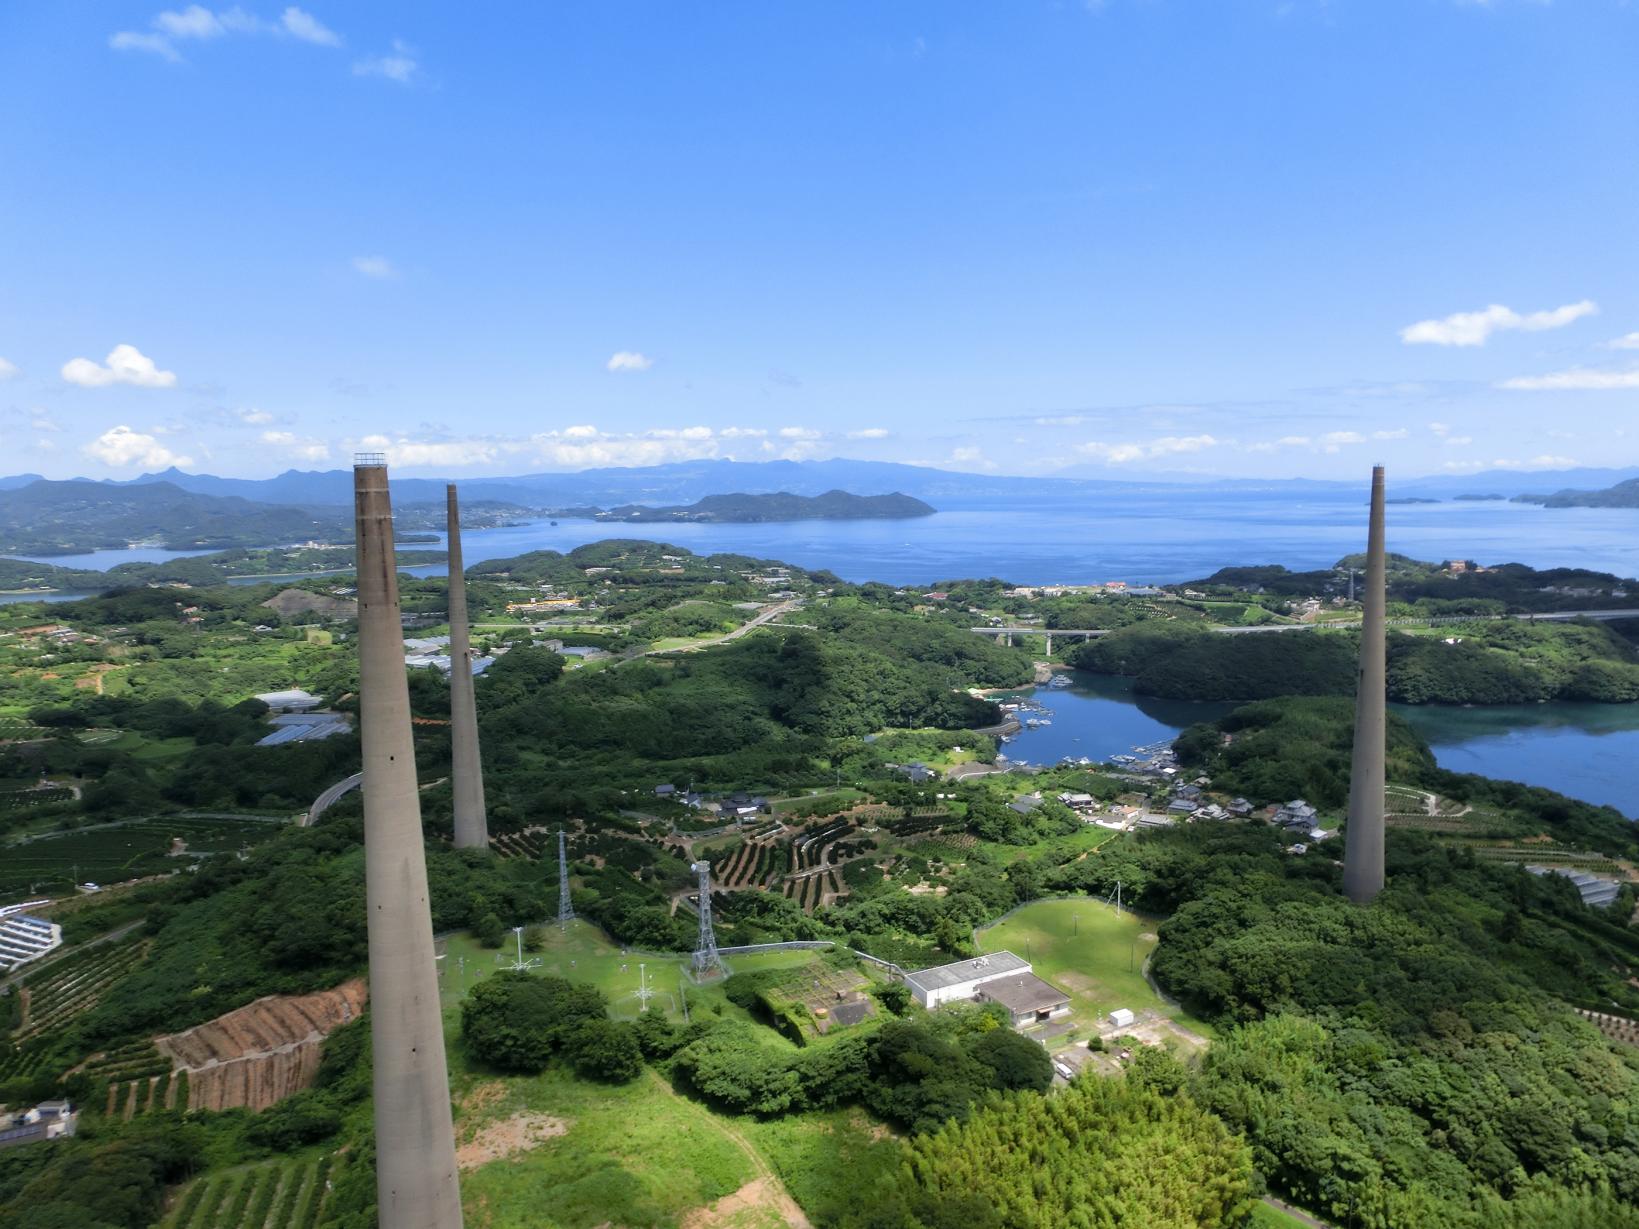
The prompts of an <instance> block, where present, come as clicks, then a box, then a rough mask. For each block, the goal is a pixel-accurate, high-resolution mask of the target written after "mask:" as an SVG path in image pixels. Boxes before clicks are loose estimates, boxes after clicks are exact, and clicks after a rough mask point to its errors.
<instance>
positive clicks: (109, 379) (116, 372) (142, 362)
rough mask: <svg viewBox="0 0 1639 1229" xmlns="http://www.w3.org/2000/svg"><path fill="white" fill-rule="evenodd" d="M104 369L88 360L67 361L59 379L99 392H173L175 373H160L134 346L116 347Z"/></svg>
mask: <svg viewBox="0 0 1639 1229" xmlns="http://www.w3.org/2000/svg"><path fill="white" fill-rule="evenodd" d="M105 364H106V365H104V366H99V365H98V364H96V363H93V362H92V361H91V360H90V359H88V358H71V359H69V360H68V362H66V363H64V364H63V379H65V380H67V381H68V382H69V383H70V384H78V385H79V386H80V387H81V388H103V387H106V386H107V385H109V384H134V385H136V386H137V387H138V388H173V387H175V385H176V372H174V371H160V370H159V369H158V368H156V367H155V366H154V360H153V359H151V358H149V357H148V356H147V355H146V354H144V353H142V351H140V350H138V349H137V348H136V347H135V346H128V345H124V344H121V345H118V346H115V347H114V348H113V349H112V350H110V351H109V352H108V358H107V359H106V360H105Z"/></svg>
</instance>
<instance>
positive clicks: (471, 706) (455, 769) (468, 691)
mask: <svg viewBox="0 0 1639 1229" xmlns="http://www.w3.org/2000/svg"><path fill="white" fill-rule="evenodd" d="M446 493H447V496H448V500H449V541H450V546H449V551H450V595H449V608H450V610H449V614H450V761H451V763H450V779H451V783H452V785H453V787H454V790H455V847H456V848H457V849H488V848H489V821H488V819H487V818H486V817H485V814H484V767H483V762H482V759H481V757H480V756H479V753H478V705H477V702H476V700H475V699H474V697H473V686H472V634H471V630H470V628H469V626H468V624H467V575H466V572H465V570H464V568H463V565H462V560H461V512H460V508H459V507H458V506H457V504H456V498H455V483H453V482H452V483H450V484H449V487H448V488H447V489H446Z"/></svg>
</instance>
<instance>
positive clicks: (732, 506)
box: [599, 491, 934, 523]
mask: <svg viewBox="0 0 1639 1229" xmlns="http://www.w3.org/2000/svg"><path fill="white" fill-rule="evenodd" d="M933 513H934V508H933V507H931V506H930V505H928V504H925V503H923V502H922V501H921V500H920V499H914V498H912V497H911V496H909V495H902V494H900V493H899V492H897V491H895V492H894V493H893V494H891V495H852V494H850V493H849V492H847V491H826V492H825V493H824V494H823V495H812V496H810V495H793V494H791V493H790V492H789V491H778V492H776V493H775V494H773V495H707V496H706V497H705V498H704V499H699V500H696V501H695V502H694V503H692V504H688V505H686V506H679V507H671V508H651V507H649V506H647V505H645V504H627V505H625V506H624V507H619V508H611V509H610V510H609V511H607V512H603V513H600V514H599V519H600V520H611V521H635V522H639V523H648V522H655V521H706V522H740V523H746V522H758V521H861V520H903V519H905V518H907V517H916V516H932V515H933Z"/></svg>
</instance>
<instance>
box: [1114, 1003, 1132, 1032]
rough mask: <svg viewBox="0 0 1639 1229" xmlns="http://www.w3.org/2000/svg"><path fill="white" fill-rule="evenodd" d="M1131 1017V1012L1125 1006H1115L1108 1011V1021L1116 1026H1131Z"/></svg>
mask: <svg viewBox="0 0 1639 1229" xmlns="http://www.w3.org/2000/svg"><path fill="white" fill-rule="evenodd" d="M1133 1019H1134V1016H1133V1013H1132V1012H1131V1011H1130V1010H1128V1009H1127V1008H1125V1007H1117V1008H1116V1009H1115V1010H1114V1011H1112V1012H1111V1013H1110V1023H1111V1024H1113V1025H1115V1026H1116V1027H1117V1028H1131V1027H1132V1022H1133Z"/></svg>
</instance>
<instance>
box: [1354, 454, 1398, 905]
mask: <svg viewBox="0 0 1639 1229" xmlns="http://www.w3.org/2000/svg"><path fill="white" fill-rule="evenodd" d="M1386 572H1387V558H1386V556H1385V552H1384V547H1383V467H1382V466H1381V465H1378V466H1374V467H1373V469H1372V504H1371V525H1370V528H1369V529H1368V530H1367V531H1366V584H1365V590H1364V592H1363V594H1362V596H1361V604H1362V607H1363V610H1362V616H1361V623H1360V678H1359V682H1358V684H1357V685H1356V689H1355V697H1354V760H1353V763H1352V765H1351V767H1350V772H1349V829H1348V832H1347V834H1346V835H1345V838H1344V852H1343V890H1344V891H1345V892H1346V893H1348V896H1349V899H1350V900H1352V901H1354V902H1355V903H1356V904H1357V905H1363V904H1366V903H1367V902H1368V901H1370V900H1371V899H1372V898H1373V897H1375V896H1376V895H1377V894H1378V893H1379V892H1381V891H1382V890H1383V787H1384V777H1383V774H1384V769H1383V759H1384V754H1385V750H1384V737H1385V728H1386V726H1387V723H1388V711H1387V708H1388V677H1387V675H1388V650H1387V647H1386V644H1385V641H1384V631H1383V619H1384V605H1385V603H1386V602H1387V588H1388V582H1387V577H1386Z"/></svg>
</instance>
